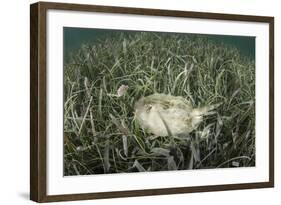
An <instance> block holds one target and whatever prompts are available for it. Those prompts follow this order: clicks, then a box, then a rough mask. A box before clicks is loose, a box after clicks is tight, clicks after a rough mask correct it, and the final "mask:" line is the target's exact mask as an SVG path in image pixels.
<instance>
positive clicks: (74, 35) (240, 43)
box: [63, 27, 255, 62]
mask: <svg viewBox="0 0 281 205" xmlns="http://www.w3.org/2000/svg"><path fill="white" fill-rule="evenodd" d="M119 32H123V33H124V34H125V35H126V34H132V33H136V32H138V31H124V30H122V31H121V30H110V29H92V28H71V27H64V30H63V40H64V42H63V46H64V59H65V60H66V62H67V61H68V59H69V55H70V54H71V53H73V52H75V51H76V50H78V49H79V48H80V47H81V45H82V44H85V43H91V44H93V43H95V42H97V41H99V40H102V39H105V38H108V37H114V36H115V35H116V34H117V33H119ZM200 35H202V36H207V37H208V38H209V39H211V40H212V41H214V42H216V43H224V44H226V45H230V46H234V47H236V48H237V49H238V50H239V51H240V52H241V54H243V55H245V56H247V57H249V58H251V59H253V60H254V59H255V37H248V36H227V35H206V34H200Z"/></svg>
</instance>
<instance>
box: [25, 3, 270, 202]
mask: <svg viewBox="0 0 281 205" xmlns="http://www.w3.org/2000/svg"><path fill="white" fill-rule="evenodd" d="M30 40H31V41H30V42H31V47H30V62H31V73H30V74H31V82H30V83H31V86H30V94H31V104H30V120H31V123H30V124H31V136H30V137H31V138H30V149H31V150H30V152H31V153H30V160H31V166H30V172H31V173H30V176H31V177H30V180H31V181H30V192H31V194H30V197H31V199H32V200H34V201H37V202H51V201H64V200H82V199H99V198H110V197H129V196H145V195H158V194H176V193H190V192H206V191H221V190H234V189H249V188H265V187H273V186H274V82H273V80H274V18H273V17H265V16H247V15H234V14H217V13H201V12H187V11H172V10H156V9H142V8H123V7H107V6H94V5H80V4H62V3H47V2H40V3H36V4H32V5H31V18H30Z"/></svg>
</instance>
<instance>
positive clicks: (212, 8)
mask: <svg viewBox="0 0 281 205" xmlns="http://www.w3.org/2000/svg"><path fill="white" fill-rule="evenodd" d="M50 1H51V0H50ZM59 1H60V2H74V3H87V4H100V5H115V6H129V7H147V8H159V9H175V10H177V9H178V10H190V11H208V12H221V13H237V14H251V15H269V16H275V82H276V83H275V90H276V91H275V127H276V129H275V148H276V151H275V156H276V160H275V165H276V169H275V172H276V175H275V177H276V186H275V188H274V189H259V190H241V191H240V190H239V191H224V192H210V193H196V194H181V195H169V196H153V197H138V198H123V199H106V200H97V201H79V202H64V203H60V204H92V203H95V204H97V205H108V204H116V203H117V204H123V205H126V204H136V205H138V204H149V203H154V204H163V205H165V204H178V205H179V204H217V205H219V204H227V205H231V204H235V205H237V204H250V203H251V204H271V203H272V204H277V201H278V199H279V200H280V194H281V188H280V186H281V179H280V176H281V172H280V171H281V163H280V162H281V157H280V156H281V150H280V149H279V145H280V143H281V140H280V138H279V137H280V136H281V129H280V127H279V124H280V122H281V119H280V117H281V115H280V114H281V110H280V107H279V106H278V105H280V103H281V92H279V88H280V87H281V79H280V76H281V75H280V74H281V72H280V70H279V68H280V64H281V60H280V49H281V47H280V46H281V45H280V36H281V21H280V20H281V12H280V5H278V3H279V1H278V0H232V1H230V0H172V1H167V0H166V1H165V0H153V1H152V0H142V1H140V0H130V1H129V0H127V1H126V0H103V1H102V0H81V1H78V0H74V1H73V0H72V1H70V0H68V1H66V0H59ZM32 2H35V1H26V0H9V1H2V2H1V7H0V15H1V18H0V23H1V27H0V99H1V100H0V130H1V132H0V138H1V141H0V143H1V144H0V204H21V205H22V204H23V205H25V204H32V203H33V202H31V201H29V200H28V198H29V4H30V3H32ZM274 202H275V203H274ZM55 204H56V203H55Z"/></svg>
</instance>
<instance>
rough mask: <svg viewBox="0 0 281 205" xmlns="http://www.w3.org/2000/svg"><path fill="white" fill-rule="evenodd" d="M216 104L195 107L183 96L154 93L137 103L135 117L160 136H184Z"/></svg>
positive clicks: (195, 126)
mask: <svg viewBox="0 0 281 205" xmlns="http://www.w3.org/2000/svg"><path fill="white" fill-rule="evenodd" d="M215 107H216V106H206V107H202V108H193V107H192V104H191V103H190V102H189V101H188V100H186V99H185V98H183V97H180V96H172V95H165V94H158V93H157V94H153V95H149V96H146V97H142V98H141V99H139V100H138V101H137V102H136V104H135V118H136V120H137V121H138V123H139V124H140V125H141V127H142V128H143V129H146V130H147V131H148V132H150V133H152V134H154V135H158V136H169V135H174V136H182V135H186V134H188V133H190V132H192V131H193V130H194V129H196V128H197V127H198V125H199V124H200V123H201V122H202V121H203V116H204V115H207V114H208V113H209V111H210V110H212V109H214V108H215Z"/></svg>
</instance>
